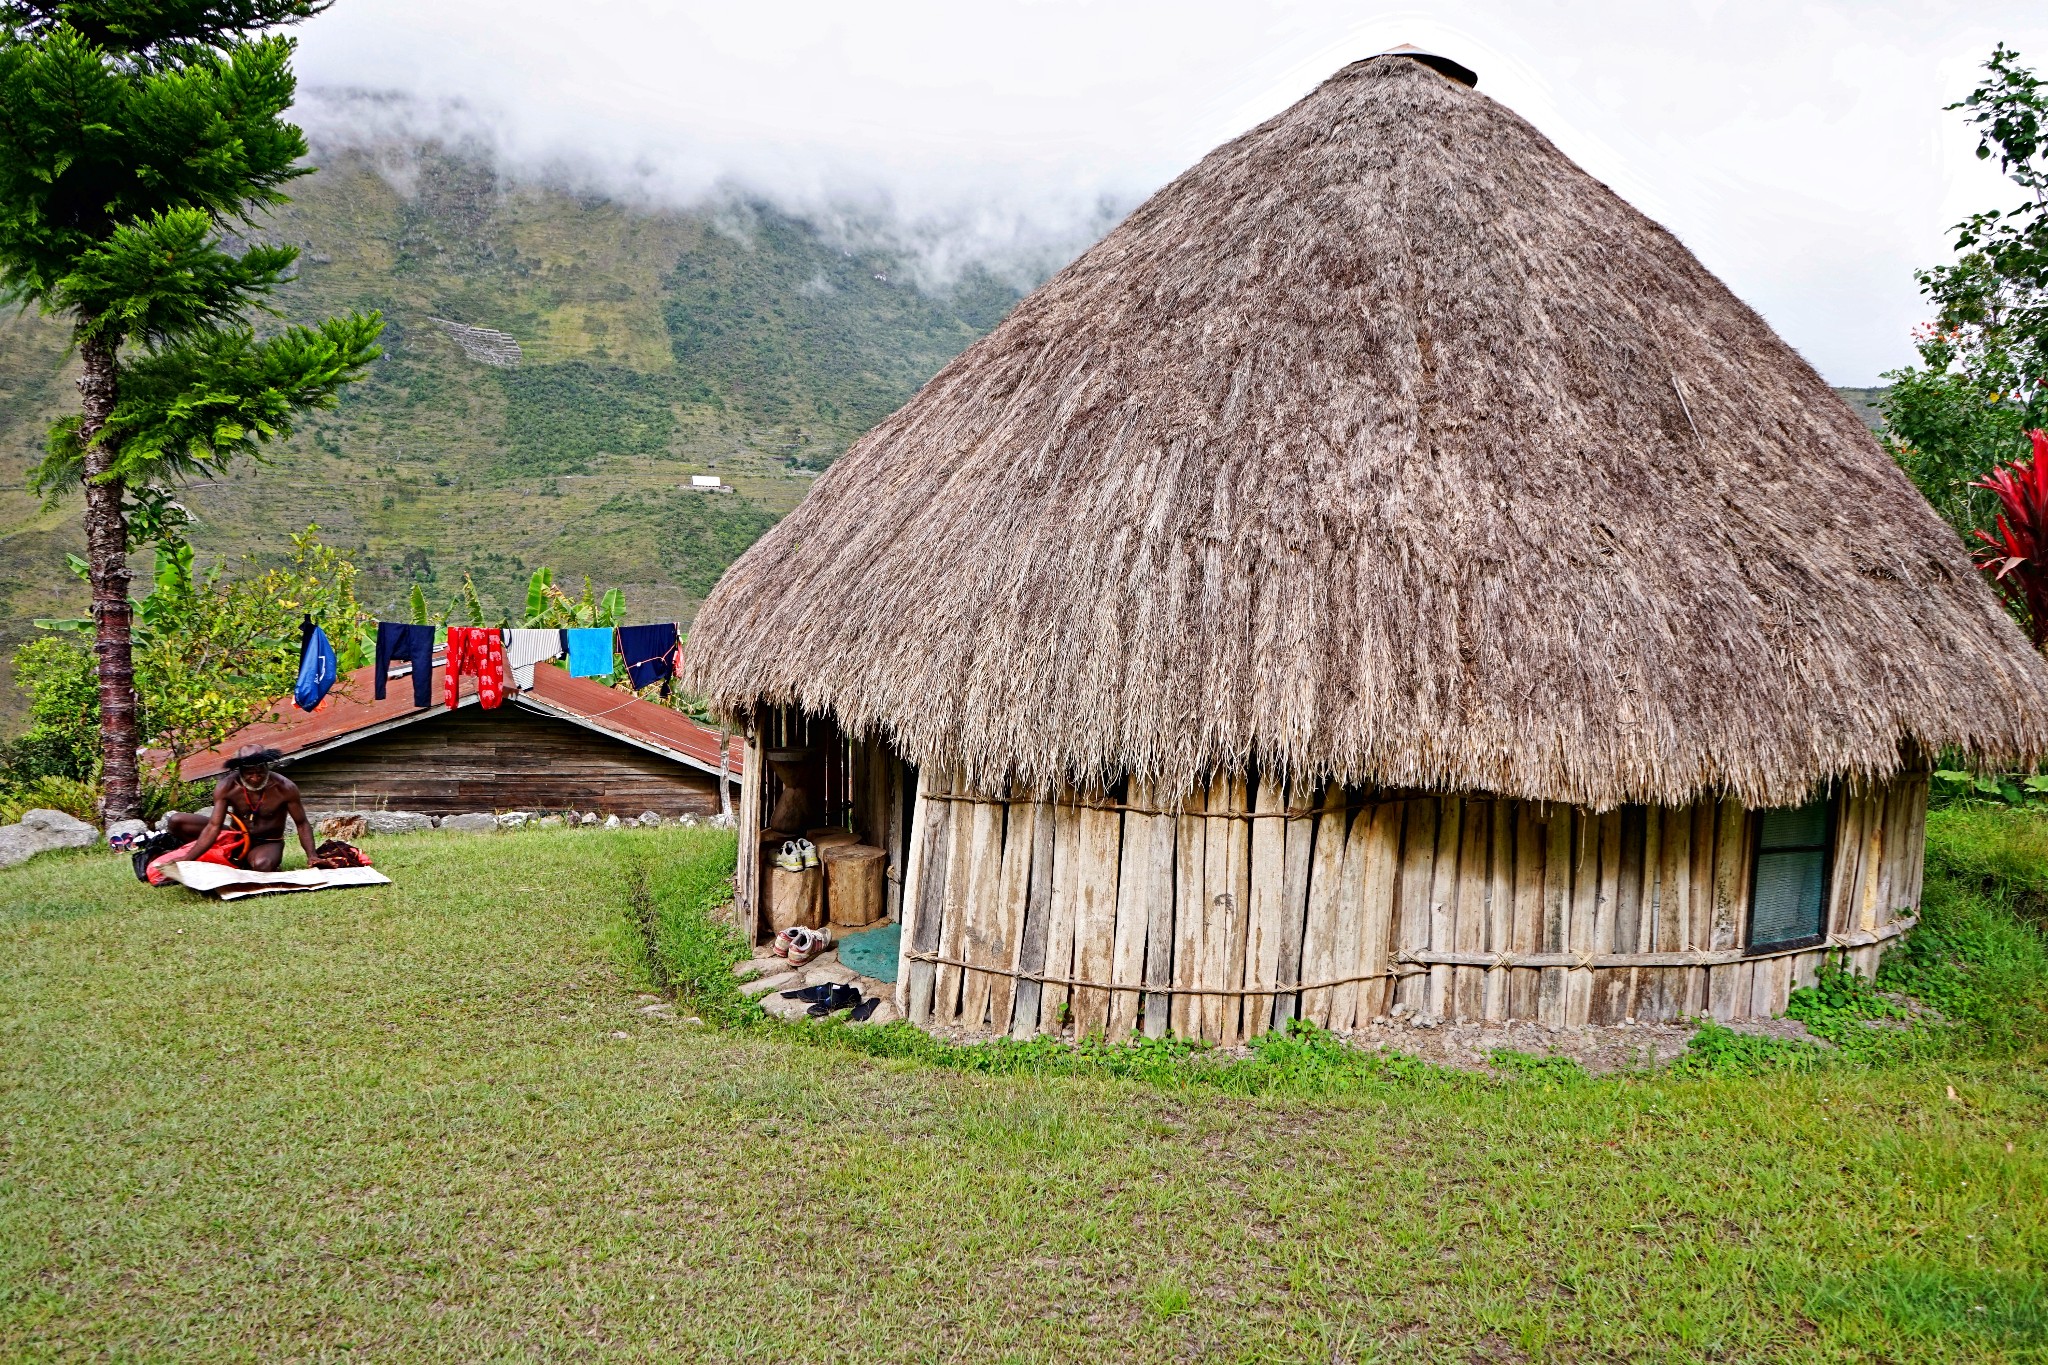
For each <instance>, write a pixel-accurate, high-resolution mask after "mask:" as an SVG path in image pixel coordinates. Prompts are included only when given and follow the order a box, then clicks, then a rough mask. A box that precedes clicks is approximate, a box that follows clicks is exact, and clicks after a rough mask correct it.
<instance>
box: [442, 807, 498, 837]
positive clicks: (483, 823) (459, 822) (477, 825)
mask: <svg viewBox="0 0 2048 1365" xmlns="http://www.w3.org/2000/svg"><path fill="white" fill-rule="evenodd" d="M497 827H498V817H497V816H495V815H492V814H490V813H489V812H488V811H471V812H470V813H469V814H467V815H451V816H449V817H448V818H447V819H445V820H443V821H442V822H441V828H442V829H452V830H455V831H457V832H467V833H471V834H482V833H485V832H487V831H490V830H494V829H496V828H497Z"/></svg>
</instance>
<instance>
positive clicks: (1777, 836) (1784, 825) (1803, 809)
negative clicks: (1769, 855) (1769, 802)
mask: <svg viewBox="0 0 2048 1365" xmlns="http://www.w3.org/2000/svg"><path fill="white" fill-rule="evenodd" d="M1763 816H1764V820H1763V834H1762V837H1761V838H1760V839H1759V840H1758V843H1757V846H1758V847H1759V848H1796V847H1799V846H1800V845H1802V844H1803V845H1805V846H1807V847H1809V848H1812V847H1815V846H1817V845H1820V844H1824V843H1826V842H1827V841H1828V803H1827V802H1825V801H1811V802H1808V803H1807V804H1806V805H1803V806H1789V807H1785V808H1783V809H1780V810H1767V811H1765V812H1764V813H1763Z"/></svg>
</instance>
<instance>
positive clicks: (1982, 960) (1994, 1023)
mask: <svg viewBox="0 0 2048 1365" xmlns="http://www.w3.org/2000/svg"><path fill="white" fill-rule="evenodd" d="M2044 927H2048V814H2044V813H2043V812H2041V811H2038V810H2034V809H2024V808H2015V807H1999V806H1958V807H1953V808H1950V809H1947V810H1941V811H1935V812H1933V813H1932V814H1930V815H1929V816H1928V821H1927V876H1926V882H1925V890H1924V892H1923V893H1922V897H1921V907H1920V924H1919V926H1918V927H1917V928H1915V929H1914V931H1913V932H1912V933H1911V934H1909V935H1907V936H1906V939H1905V941H1904V942H1903V943H1901V944H1900V945H1899V946H1898V947H1896V948H1894V949H1892V950H1891V952H1889V953H1887V954H1886V955H1885V959H1884V965H1883V967H1882V968H1881V969H1880V971H1879V973H1878V984H1879V986H1880V987H1882V988H1885V989H1888V990H1895V991H1900V992H1904V993H1905V994H1908V995H1911V996H1912V997H1914V998H1915V999H1918V1000H1920V1001H1923V1002H1925V1003H1926V1004H1927V1005H1929V1006H1930V1007H1932V1008H1933V1009H1935V1010H1937V1011H1939V1012H1940V1013H1941V1015H1942V1016H1943V1017H1944V1018H1946V1019H1947V1020H1949V1021H1950V1022H1951V1023H1952V1024H1954V1025H1956V1026H1957V1027H1958V1028H1959V1029H1961V1030H1962V1031H1964V1032H1965V1033H1966V1034H1967V1035H1968V1037H1969V1039H1970V1040H1971V1041H1973V1042H1975V1043H1977V1044H1979V1045H1981V1046H1984V1047H1987V1048H1989V1049H1991V1050H1993V1051H1995V1052H2001V1053H2010V1052H2013V1051H2019V1050H2024V1049H2030V1048H2039V1047H2043V1046H2048V937H2044V932H2043V931H2044Z"/></svg>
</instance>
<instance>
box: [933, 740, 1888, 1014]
mask: <svg viewBox="0 0 2048 1365" xmlns="http://www.w3.org/2000/svg"><path fill="white" fill-rule="evenodd" d="M1150 798H1151V794H1150V793H1149V792H1147V791H1146V790H1145V789H1144V788H1143V787H1142V786H1141V785H1138V784H1132V788H1131V790H1130V791H1128V792H1127V793H1125V794H1124V795H1123V797H1122V799H1121V800H1116V801H1112V800H1109V799H1108V798H1105V797H1095V798H1083V799H1076V798H1074V797H1072V796H1071V795H1069V796H1065V797H1063V798H1062V799H1060V800H1058V801H1002V800H991V799H984V798H982V797H980V796H979V795H977V794H975V793H971V792H966V791H963V790H961V789H960V788H959V787H958V786H957V785H956V784H953V783H950V782H949V781H947V780H946V779H945V778H944V777H943V776H934V775H930V774H927V775H926V776H925V778H924V780H923V781H922V784H921V786H920V789H919V791H918V796H917V800H916V803H915V809H914V813H913V820H912V824H913V828H912V830H911V837H910V856H909V866H908V868H907V872H906V877H905V881H906V890H905V897H904V910H905V931H904V940H903V941H904V950H903V951H904V957H903V970H902V971H901V972H900V973H899V985H898V995H899V1000H900V1002H901V1004H902V1005H903V1007H904V1009H905V1010H906V1013H907V1014H908V1016H909V1017H910V1018H911V1019H912V1020H913V1021H914V1022H918V1023H922V1024H944V1025H951V1026H964V1027H967V1028H970V1029H986V1030H990V1031H993V1032H1000V1033H1010V1034H1013V1035H1015V1036H1018V1037H1028V1036H1030V1035H1032V1034H1034V1033H1039V1032H1054V1031H1059V1030H1060V1029H1062V1028H1063V1027H1068V1026H1071V1027H1072V1028H1073V1029H1074V1030H1075V1031H1076V1032H1077V1033H1078V1034H1086V1033H1093V1032H1101V1033H1105V1034H1107V1035H1109V1036H1110V1037H1112V1038H1115V1037H1125V1036H1129V1035H1130V1034H1131V1033H1133V1032H1136V1031H1142V1032H1144V1033H1147V1034H1150V1035H1154V1036H1156V1035H1159V1034H1163V1033H1165V1032H1167V1031H1168V1030H1171V1031H1172V1032H1173V1033H1175V1034H1178V1035H1181V1036H1185V1037H1201V1038H1206V1039H1210V1040H1212V1041H1215V1042H1218V1043H1225V1044H1229V1043H1236V1042H1239V1041H1242V1040H1243V1039H1245V1038H1247V1037H1251V1036H1254V1035H1256V1034H1258V1033H1261V1032H1264V1031H1266V1030H1267V1029H1269V1028H1273V1027H1276V1026H1279V1025H1281V1024H1284V1023H1285V1022H1286V1021H1287V1020H1289V1019H1292V1018H1295V1017H1301V1018H1306V1019H1310V1020H1313V1021H1314V1022H1316V1023H1318V1024H1321V1025H1324V1026H1326V1027H1329V1028H1334V1029H1340V1030H1341V1029H1347V1028H1352V1027H1355V1026H1359V1025H1363V1024H1366V1023H1369V1022H1371V1021H1373V1020H1375V1019H1380V1018H1386V1017H1396V1018H1425V1019H1445V1020H1494V1021H1504V1020H1510V1019H1533V1020H1540V1021H1544V1022H1549V1023H1555V1024H1586V1023H1594V1024H1614V1023H1621V1022H1623V1021H1625V1020H1630V1019H1634V1020H1639V1021H1668V1020H1675V1019H1679V1018H1682V1017H1685V1016H1688V1015H1701V1014H1711V1015H1713V1016H1715V1017H1717V1018H1722V1019H1735V1018H1744V1017H1750V1016H1755V1015H1768V1014H1771V1013H1775V1012H1777V1011H1780V1010H1782V1009H1783V1008H1784V1005H1785V1000H1786V996H1787V994H1788V993H1789V991H1790V990H1791V988H1792V986H1793V985H1795V984H1801V983H1807V982H1811V981H1812V979H1813V975H1814V972H1815V970H1816V969H1817V967H1818V966H1819V965H1820V963H1821V962H1822V961H1823V959H1824V957H1825V955H1826V953H1827V952H1828V951H1829V950H1830V947H1832V948H1834V949H1835V950H1836V951H1844V950H1845V951H1847V952H1848V954H1849V956H1850V959H1851V961H1852V963H1853V965H1854V966H1855V967H1856V968H1857V969H1858V970H1861V971H1864V972H1866V973H1867V972H1870V971H1874V970H1875V968H1876V963H1877V957H1878V954H1879V953H1880V952H1881V951H1882V947H1883V944H1884V942H1885V941H1887V940H1888V939H1890V938H1892V937H1894V936H1896V934H1898V933H1899V932H1902V931H1903V929H1904V928H1905V927H1907V925H1908V924H1909V923H1910V918H1909V917H1910V916H1911V915H1912V914H1913V913H1914V912H1915V910H1916V909H1917V907H1918V905H1919V898H1920V869H1921V856H1922V851H1923V850H1922V838H1923V834H1924V826H1925V815H1926V798H1927V782H1926V777H1925V774H1920V775H1917V776H1914V777H1911V778H1907V779H1904V780H1901V781H1899V782H1897V783H1895V784H1893V785H1890V786H1887V787H1884V788H1880V789H1877V790H1875V791H1869V792H1861V793H1858V792H1845V793H1844V794H1842V795H1840V796H1838V797H1837V798H1836V801H1835V811H1834V829H1835V841H1834V854H1833V859H1832V865H1831V868H1830V878H1829V888H1828V902H1827V905H1828V925H1827V927H1828V932H1829V935H1830V942H1829V944H1824V945H1821V946H1818V947H1810V948H1806V949H1802V950H1797V951H1779V952H1775V953H1767V954H1752V953H1750V952H1748V951H1747V950H1746V944H1747V935H1748V931H1749V900H1750V883H1751V879H1752V872H1753V867H1752V859H1753V848H1754V842H1755V840H1754V826H1755V822H1756V817H1755V815H1754V813H1753V812H1750V811H1747V810H1745V809H1744V808H1743V807H1742V806H1740V805H1739V804H1737V803H1735V802H1732V801H1702V802H1700V803H1697V804H1695V805H1692V806H1686V807H1645V806H1633V807H1625V808H1623V809H1620V810H1614V811H1608V812H1604V813H1593V812H1590V811H1583V810H1576V809H1573V808H1571V807H1566V806H1557V805H1543V804H1540V803H1533V802H1525V801H1509V800H1494V799H1487V798H1473V797H1460V796H1416V797H1410V798H1406V799H1394V798H1389V797H1387V796H1385V795H1383V794H1381V795H1366V794H1361V793H1356V792H1347V791H1345V790H1343V789H1341V788H1335V787H1332V788H1328V789H1326V790H1320V791H1310V790H1301V789H1294V790H1283V788H1282V786H1281V784H1280V783H1278V782H1274V781H1270V780H1268V781H1261V782H1258V783H1256V784H1255V788H1254V789H1248V788H1247V784H1246V783H1245V782H1244V781H1242V780H1237V779H1220V778H1219V779H1218V780H1217V781H1216V782H1215V783H1213V784H1212V785H1211V787H1210V788H1209V790H1208V791H1207V792H1205V793H1199V794H1197V795H1196V796H1195V797H1194V798H1191V799H1190V800H1189V801H1187V802H1186V803H1185V804H1184V805H1183V806H1181V807H1180V808H1179V809H1176V810H1171V811H1168V810H1162V809H1160V808H1159V806H1158V804H1157V803H1156V802H1154V801H1153V800H1151V799H1150Z"/></svg>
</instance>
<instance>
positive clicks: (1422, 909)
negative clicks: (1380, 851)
mask: <svg viewBox="0 0 2048 1365" xmlns="http://www.w3.org/2000/svg"><path fill="white" fill-rule="evenodd" d="M1441 813H1442V811H1441V807H1440V806H1439V804H1438V802H1437V799H1436V798H1435V797H1433V796H1423V797H1417V798H1416V799H1414V800H1412V801H1409V802H1408V803H1407V804H1406V808H1405V809H1404V810H1403V812H1402V817H1401V824H1402V833H1401V875H1400V891H1399V899H1398V900H1396V901H1395V904H1394V944H1395V948H1396V951H1397V952H1398V951H1406V952H1414V951H1416V950H1418V949H1422V948H1427V947H1429V919H1430V912H1429V893H1430V890H1431V888H1432V887H1433V886H1434V884H1435V875H1436V836H1437V824H1438V817H1439V815H1440V814H1441ZM1427 993H1428V977H1427V975H1426V974H1423V973H1420V972H1418V973H1414V974H1411V975H1404V976H1402V977H1401V979H1400V981H1399V983H1398V984H1397V985H1396V986H1395V988H1394V1003H1395V1004H1397V1005H1399V1006H1400V1007H1401V1012H1402V1014H1403V1015H1405V1016H1407V1017H1410V1018H1413V1017H1414V1016H1416V1015H1419V1014H1421V1013H1422V1012H1423V1010H1424V1008H1425V1007H1426V1006H1427V1004H1428V994H1427Z"/></svg>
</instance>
